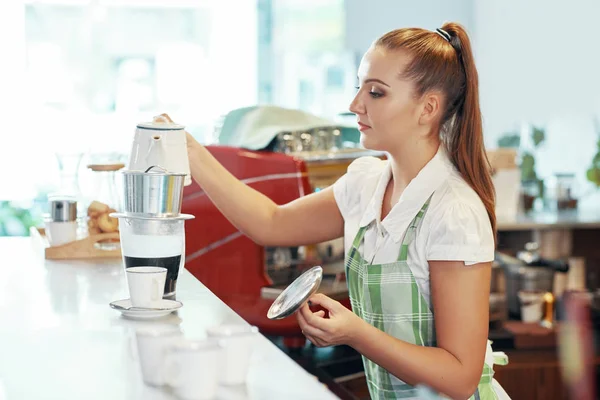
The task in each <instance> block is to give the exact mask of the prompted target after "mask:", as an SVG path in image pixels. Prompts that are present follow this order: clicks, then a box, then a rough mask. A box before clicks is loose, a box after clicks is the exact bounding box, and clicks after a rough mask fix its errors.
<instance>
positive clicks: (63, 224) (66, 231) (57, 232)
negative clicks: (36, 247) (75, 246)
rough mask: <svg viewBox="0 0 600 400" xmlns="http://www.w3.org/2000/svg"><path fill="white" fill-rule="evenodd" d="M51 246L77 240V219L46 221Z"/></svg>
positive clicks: (47, 235)
mask: <svg viewBox="0 0 600 400" xmlns="http://www.w3.org/2000/svg"><path fill="white" fill-rule="evenodd" d="M44 225H45V228H46V237H47V238H48V243H49V244H50V246H60V245H63V244H66V243H70V242H74V241H75V240H77V221H52V220H50V219H47V220H45V221H44Z"/></svg>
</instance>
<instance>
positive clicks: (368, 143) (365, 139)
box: [360, 133, 385, 151]
mask: <svg viewBox="0 0 600 400" xmlns="http://www.w3.org/2000/svg"><path fill="white" fill-rule="evenodd" d="M360 144H361V146H362V147H363V148H365V149H366V150H373V151H385V150H384V149H382V148H381V145H380V143H377V141H376V140H374V138H373V137H371V136H367V135H365V134H364V133H361V135H360Z"/></svg>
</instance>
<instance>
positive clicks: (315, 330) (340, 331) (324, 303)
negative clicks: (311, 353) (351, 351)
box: [297, 294, 366, 347]
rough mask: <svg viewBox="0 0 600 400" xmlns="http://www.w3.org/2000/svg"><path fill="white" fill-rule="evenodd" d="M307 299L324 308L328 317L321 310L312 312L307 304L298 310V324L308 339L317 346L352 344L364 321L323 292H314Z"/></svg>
mask: <svg viewBox="0 0 600 400" xmlns="http://www.w3.org/2000/svg"><path fill="white" fill-rule="evenodd" d="M309 301H310V302H311V303H312V305H318V306H321V307H322V308H324V309H326V310H327V312H328V313H329V318H325V311H323V310H320V311H317V312H314V313H313V312H312V311H311V310H310V308H309V307H308V304H304V305H303V306H302V307H301V308H300V310H298V313H297V319H298V324H299V325H300V328H301V329H302V332H303V333H304V335H305V336H306V337H307V338H308V340H310V341H311V342H312V343H313V344H315V345H316V346H318V347H326V346H334V345H339V344H345V345H349V346H352V344H353V343H354V340H355V338H356V337H357V336H358V335H359V334H360V333H359V332H360V331H361V327H362V326H364V325H365V324H366V322H365V321H363V320H362V319H361V318H359V317H358V316H357V315H356V314H354V313H353V312H352V311H350V310H348V309H347V308H346V307H344V306H343V305H342V304H341V303H339V302H337V301H335V300H333V299H331V298H329V297H327V296H325V295H323V294H315V295H314V296H312V297H311V298H310V299H309Z"/></svg>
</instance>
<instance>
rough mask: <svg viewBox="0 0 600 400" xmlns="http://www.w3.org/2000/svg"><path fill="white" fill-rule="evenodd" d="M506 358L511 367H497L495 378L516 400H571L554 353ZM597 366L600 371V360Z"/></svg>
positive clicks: (517, 354) (525, 353)
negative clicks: (599, 367) (599, 366)
mask: <svg viewBox="0 0 600 400" xmlns="http://www.w3.org/2000/svg"><path fill="white" fill-rule="evenodd" d="M506 354H507V355H508V357H509V364H508V365H505V366H499V365H494V370H495V375H494V378H495V379H496V380H497V381H498V382H499V383H500V384H501V385H502V387H503V388H504V390H506V392H507V393H508V395H509V396H510V397H511V398H512V400H563V399H565V400H566V399H569V396H568V392H567V388H566V386H565V384H564V383H563V378H562V371H561V367H560V364H559V361H558V357H557V355H556V351H555V350H554V349H547V350H546V349H544V350H515V351H507V352H506ZM595 365H596V371H598V365H600V357H597V358H596V360H595ZM596 374H598V372H596Z"/></svg>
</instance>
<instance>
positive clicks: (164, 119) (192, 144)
mask: <svg viewBox="0 0 600 400" xmlns="http://www.w3.org/2000/svg"><path fill="white" fill-rule="evenodd" d="M152 122H155V123H173V120H172V119H171V117H169V114H167V113H162V114H160V115H157V116H155V117H154V118H153V119H152ZM185 137H186V143H187V150H188V155H191V154H192V152H193V151H194V149H195V148H196V146H199V145H200V143H198V141H197V140H196V139H195V138H194V137H193V136H192V135H190V133H189V132H188V131H185Z"/></svg>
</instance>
